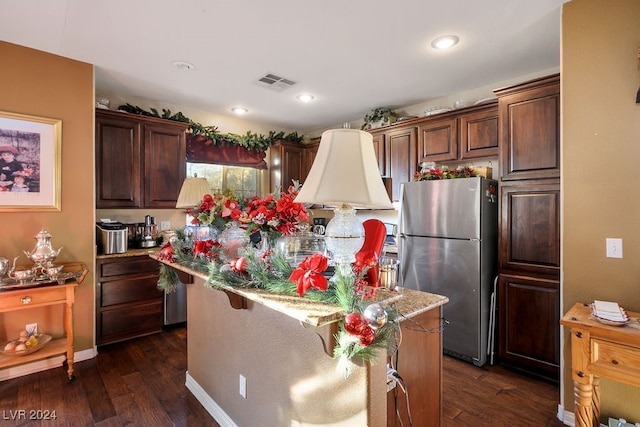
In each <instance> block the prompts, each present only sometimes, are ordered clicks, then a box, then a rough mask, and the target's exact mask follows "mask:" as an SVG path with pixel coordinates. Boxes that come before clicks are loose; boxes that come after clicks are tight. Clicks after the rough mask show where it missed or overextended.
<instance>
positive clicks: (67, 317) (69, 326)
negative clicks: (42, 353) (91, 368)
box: [64, 302, 75, 381]
mask: <svg viewBox="0 0 640 427" xmlns="http://www.w3.org/2000/svg"><path fill="white" fill-rule="evenodd" d="M64 330H65V333H66V334H67V376H68V378H69V381H73V380H74V378H75V377H74V375H73V357H74V349H73V304H72V303H70V302H67V304H66V307H65V311H64Z"/></svg>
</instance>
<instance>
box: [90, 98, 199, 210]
mask: <svg viewBox="0 0 640 427" xmlns="http://www.w3.org/2000/svg"><path fill="white" fill-rule="evenodd" d="M187 126H188V124H187V123H182V122H174V121H170V120H165V119H160V118H155V117H146V116H139V115H132V114H129V113H123V112H118V111H109V110H96V207H97V208H99V209H100V208H103V209H104V208H175V206H176V201H177V200H178V194H179V193H180V187H181V186H182V182H183V181H184V178H185V174H186V139H185V131H186V128H187Z"/></svg>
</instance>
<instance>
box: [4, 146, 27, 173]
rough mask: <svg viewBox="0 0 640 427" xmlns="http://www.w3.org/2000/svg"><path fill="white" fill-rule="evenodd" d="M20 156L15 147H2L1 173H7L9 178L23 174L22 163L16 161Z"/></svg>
mask: <svg viewBox="0 0 640 427" xmlns="http://www.w3.org/2000/svg"><path fill="white" fill-rule="evenodd" d="M18 154H19V153H18V150H17V149H15V148H14V147H11V146H9V145H3V146H0V172H2V173H5V174H6V175H7V177H9V178H12V177H13V176H14V175H16V174H17V173H20V172H22V169H23V166H22V163H20V162H19V161H18V160H16V156H17V155H18Z"/></svg>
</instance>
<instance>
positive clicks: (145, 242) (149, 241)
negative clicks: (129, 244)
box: [138, 215, 158, 248]
mask: <svg viewBox="0 0 640 427" xmlns="http://www.w3.org/2000/svg"><path fill="white" fill-rule="evenodd" d="M138 231H141V233H140V235H139V236H138V238H139V241H138V246H139V247H141V248H153V247H155V246H157V245H158V244H157V242H156V238H157V237H158V226H157V225H156V219H155V218H154V217H152V216H151V215H146V216H145V217H144V225H143V227H142V228H141V229H140V228H139V230H138Z"/></svg>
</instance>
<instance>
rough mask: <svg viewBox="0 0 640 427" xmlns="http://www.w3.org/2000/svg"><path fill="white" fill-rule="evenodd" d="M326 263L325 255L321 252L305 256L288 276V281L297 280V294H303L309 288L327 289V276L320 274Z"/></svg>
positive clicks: (325, 267)
mask: <svg viewBox="0 0 640 427" xmlns="http://www.w3.org/2000/svg"><path fill="white" fill-rule="evenodd" d="M327 265H328V260H327V257H325V256H324V255H322V254H314V255H311V256H310V257H306V258H305V259H304V261H302V262H301V263H300V264H298V267H297V268H296V269H295V270H293V273H291V276H289V281H291V282H297V284H298V296H303V295H304V293H305V292H306V291H307V290H308V289H309V288H316V289H319V290H321V291H326V290H327V286H328V284H329V283H328V281H327V278H326V277H324V276H323V275H322V272H323V271H325V270H326V269H327Z"/></svg>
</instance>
